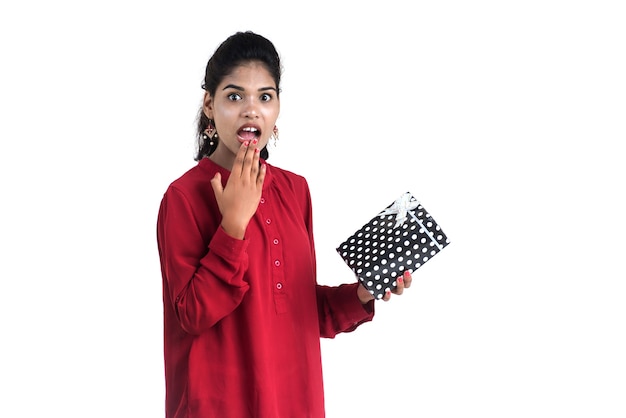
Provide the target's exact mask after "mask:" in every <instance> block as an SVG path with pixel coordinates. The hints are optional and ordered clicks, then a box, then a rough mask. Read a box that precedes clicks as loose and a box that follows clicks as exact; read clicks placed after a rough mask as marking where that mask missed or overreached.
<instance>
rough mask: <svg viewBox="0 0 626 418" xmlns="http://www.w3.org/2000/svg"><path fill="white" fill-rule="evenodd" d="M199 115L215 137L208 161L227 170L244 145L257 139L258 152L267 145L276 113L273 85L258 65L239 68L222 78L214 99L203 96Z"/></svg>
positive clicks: (247, 64)
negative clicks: (209, 122) (209, 123)
mask: <svg viewBox="0 0 626 418" xmlns="http://www.w3.org/2000/svg"><path fill="white" fill-rule="evenodd" d="M203 111H204V113H205V115H206V116H207V117H208V118H209V119H213V121H214V122H215V128H216V130H217V133H218V135H219V141H218V145H217V149H216V150H215V151H214V152H213V154H211V156H210V157H209V158H210V159H211V160H213V161H214V162H215V163H216V164H218V165H220V166H222V167H224V168H226V169H228V170H230V169H232V166H233V162H234V161H235V155H236V154H237V152H238V151H239V148H240V147H241V144H242V143H243V142H244V141H250V143H252V140H253V139H257V140H258V144H257V145H256V148H258V149H259V150H261V149H262V148H263V147H264V146H265V145H267V142H268V140H269V138H270V136H271V135H272V132H273V130H274V126H275V125H276V119H277V118H278V113H279V112H280V101H279V100H278V91H277V88H276V83H275V82H274V79H273V78H272V76H271V74H270V73H269V71H267V69H266V68H265V66H264V65H263V64H262V63H260V62H257V61H252V62H248V63H245V64H242V65H240V66H237V67H235V69H234V70H233V72H232V73H231V74H230V75H227V76H226V77H224V79H223V80H222V82H221V83H220V84H219V85H218V86H217V89H216V91H215V96H214V97H212V96H210V95H209V93H208V92H207V93H206V94H205V96H204V105H203Z"/></svg>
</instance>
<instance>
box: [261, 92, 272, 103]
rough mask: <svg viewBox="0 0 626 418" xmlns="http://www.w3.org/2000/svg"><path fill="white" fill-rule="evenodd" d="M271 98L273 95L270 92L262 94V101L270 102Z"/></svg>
mask: <svg viewBox="0 0 626 418" xmlns="http://www.w3.org/2000/svg"><path fill="white" fill-rule="evenodd" d="M270 100H272V95H271V94H269V93H265V94H262V95H261V101H262V102H269V101H270Z"/></svg>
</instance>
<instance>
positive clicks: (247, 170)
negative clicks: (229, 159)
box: [241, 139, 259, 182]
mask: <svg viewBox="0 0 626 418" xmlns="http://www.w3.org/2000/svg"><path fill="white" fill-rule="evenodd" d="M257 143H258V141H257V140H256V139H254V140H252V142H249V141H246V144H247V145H246V150H245V155H244V158H243V166H242V169H241V175H242V177H243V179H244V180H248V179H251V181H253V182H254V181H256V176H257V175H258V172H259V167H258V157H257V154H258V151H257V148H256V144H257ZM255 160H256V161H257V163H256V167H255V163H254V162H255Z"/></svg>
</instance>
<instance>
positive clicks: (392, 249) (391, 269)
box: [337, 193, 449, 299]
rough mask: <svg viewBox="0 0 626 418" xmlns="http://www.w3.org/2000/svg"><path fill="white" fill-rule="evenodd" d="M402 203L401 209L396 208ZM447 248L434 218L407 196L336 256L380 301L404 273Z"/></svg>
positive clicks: (445, 237) (348, 243) (447, 242)
mask: <svg viewBox="0 0 626 418" xmlns="http://www.w3.org/2000/svg"><path fill="white" fill-rule="evenodd" d="M401 200H404V202H403V203H404V205H399V204H398V202H400V201H401ZM398 207H404V208H405V210H402V209H400V210H399V211H398V209H397V208H398ZM392 208H393V209H392ZM389 212H392V213H389ZM398 212H400V213H398ZM398 219H400V222H401V223H399V222H398ZM448 244H449V240H448V237H447V236H446V234H445V233H444V232H443V231H442V230H441V228H440V227H439V225H438V224H437V222H435V220H434V219H433V217H432V216H430V214H429V213H428V212H427V211H426V210H425V209H424V207H423V206H422V205H421V204H420V203H419V202H418V201H417V200H416V199H415V197H413V196H412V195H411V194H410V193H407V194H405V195H403V196H402V197H401V198H399V199H398V200H396V201H395V202H394V203H392V204H391V205H389V206H388V207H387V208H386V209H385V210H384V211H382V212H381V213H380V214H379V215H377V216H375V217H374V218H372V219H371V220H370V221H369V222H368V223H367V224H365V225H363V227H362V228H361V229H359V230H358V231H356V232H355V233H354V234H353V235H352V236H350V237H349V238H348V239H347V240H345V241H344V242H343V243H342V244H341V245H339V247H337V252H338V253H339V255H340V256H341V257H342V258H343V260H344V261H345V263H346V264H347V265H348V267H350V268H351V269H352V271H353V272H354V273H355V274H356V276H357V277H358V279H359V280H360V281H361V283H362V284H363V285H364V286H365V287H366V288H367V289H368V290H369V291H370V293H371V294H372V295H374V297H375V298H376V299H381V298H382V297H383V296H384V295H385V292H386V291H388V290H389V291H392V290H394V289H395V288H396V286H397V284H396V279H397V278H398V277H399V276H400V275H402V273H404V271H406V270H408V271H410V272H411V273H413V272H414V271H415V270H417V269H418V268H420V267H421V266H423V265H424V263H426V262H427V261H428V260H430V259H431V258H432V257H434V256H435V255H436V254H437V253H439V251H441V250H442V249H443V248H444V247H445V246H446V245H448Z"/></svg>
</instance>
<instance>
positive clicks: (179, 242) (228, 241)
mask: <svg viewBox="0 0 626 418" xmlns="http://www.w3.org/2000/svg"><path fill="white" fill-rule="evenodd" d="M199 216H205V217H206V216H210V215H208V214H195V213H194V211H193V209H192V205H190V203H189V201H188V200H187V199H186V197H185V196H184V195H183V194H182V193H181V192H180V191H179V190H177V189H175V188H170V189H169V190H168V191H167V192H166V194H165V195H164V197H163V200H162V202H161V207H160V209H159V216H158V221H157V242H158V246H159V255H160V258H161V270H162V274H163V278H164V292H167V295H168V296H169V300H170V301H171V303H172V308H173V309H174V312H175V313H176V317H177V318H178V321H179V323H180V325H181V327H182V328H183V329H184V330H185V331H186V332H188V333H190V334H200V333H202V332H203V331H204V330H206V329H208V328H210V327H212V326H213V325H215V324H216V323H217V322H218V321H219V320H220V319H222V318H223V317H225V316H226V315H228V314H229V313H231V312H232V311H233V310H234V309H235V308H236V307H237V306H238V305H239V303H240V302H241V300H242V299H243V296H244V295H245V293H246V292H247V290H248V288H249V285H248V283H247V282H246V281H245V280H244V273H245V271H246V270H247V267H248V253H247V251H246V250H247V241H245V240H238V239H235V238H232V237H231V236H229V235H228V234H226V232H224V230H223V229H222V228H221V227H219V226H218V227H217V229H216V231H215V233H214V235H213V236H212V237H211V239H210V242H209V244H208V245H207V244H206V238H204V237H203V236H202V234H201V232H200V229H199V226H198V225H199V220H198V219H197V217H199Z"/></svg>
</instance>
